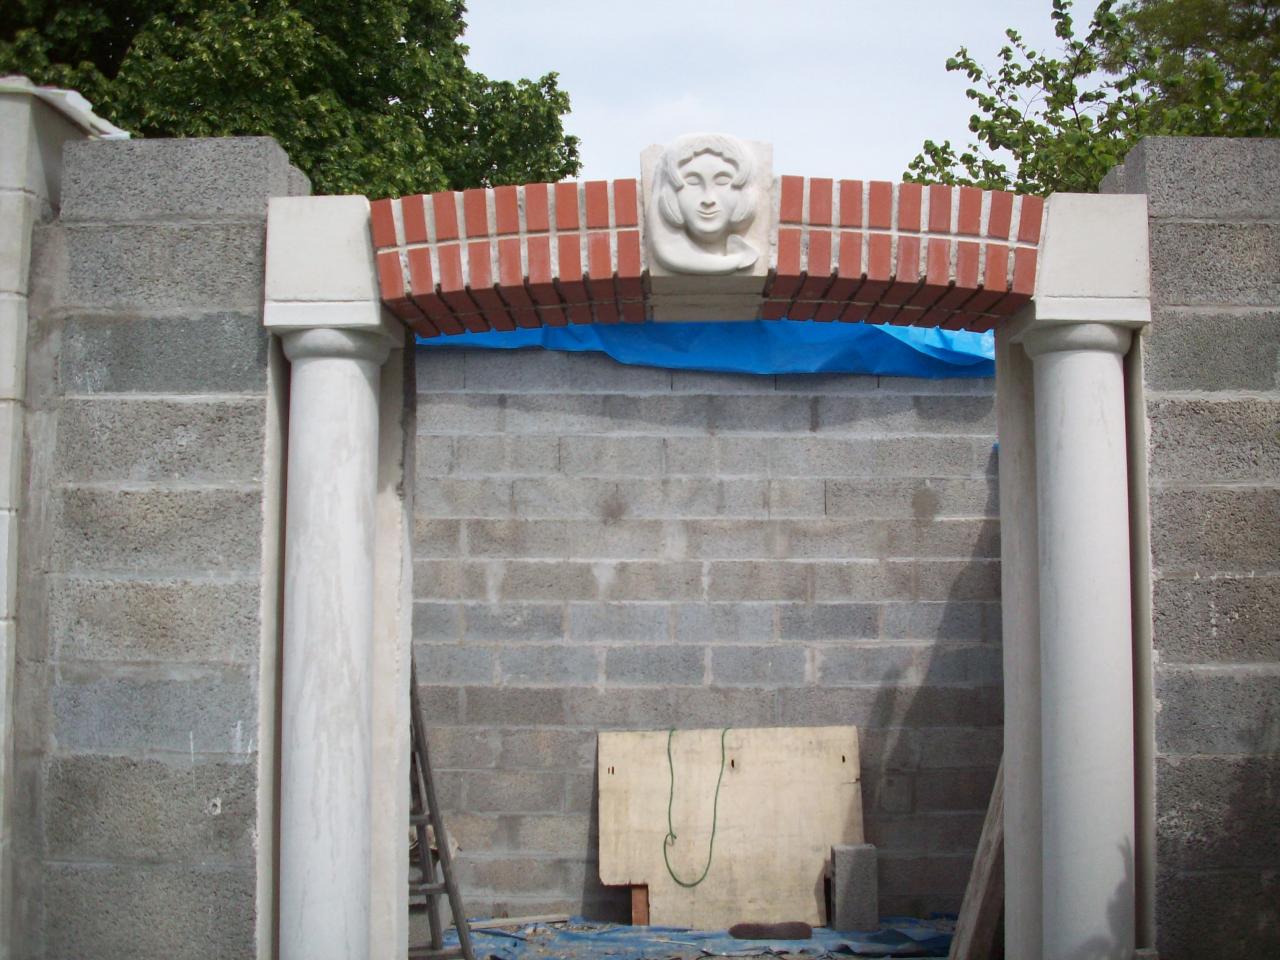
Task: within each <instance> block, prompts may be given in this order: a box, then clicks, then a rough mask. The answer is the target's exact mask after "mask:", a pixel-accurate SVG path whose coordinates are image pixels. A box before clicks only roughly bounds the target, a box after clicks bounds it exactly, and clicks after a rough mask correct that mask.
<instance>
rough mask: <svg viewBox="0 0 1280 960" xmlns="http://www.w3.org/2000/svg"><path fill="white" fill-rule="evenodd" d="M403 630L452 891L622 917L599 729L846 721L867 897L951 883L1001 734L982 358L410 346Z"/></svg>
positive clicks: (495, 905)
mask: <svg viewBox="0 0 1280 960" xmlns="http://www.w3.org/2000/svg"><path fill="white" fill-rule="evenodd" d="M417 384H418V390H419V395H418V411H417V421H418V438H417V461H416V480H415V511H416V535H415V545H414V550H415V569H414V591H415V597H416V603H415V624H414V636H415V649H416V652H417V655H418V657H419V678H420V681H422V682H423V683H424V687H423V695H424V697H425V698H426V703H427V705H428V710H429V713H430V716H431V722H432V724H433V726H432V730H431V736H432V748H433V750H434V759H435V761H436V765H437V766H438V768H439V771H440V772H439V777H438V780H439V783H440V786H441V789H442V791H443V793H444V796H445V798H446V803H447V808H448V809H449V811H450V812H451V814H452V815H451V818H450V820H449V825H450V828H451V830H452V831H453V832H454V833H455V835H456V837H457V840H458V841H459V843H460V844H461V846H462V854H461V863H462V871H463V879H464V883H465V895H466V897H467V907H468V912H469V913H471V914H473V915H483V914H497V915H513V916H514V915H529V914H537V913H543V912H559V911H569V912H579V911H583V910H585V911H586V912H587V913H588V914H589V915H596V916H620V915H621V916H625V915H627V913H628V911H629V897H628V896H627V895H626V894H625V893H623V894H622V895H619V893H618V891H612V890H605V889H603V888H601V887H600V885H599V883H598V879H597V877H598V873H597V870H596V863H595V859H594V858H595V850H596V836H595V822H594V813H593V810H594V793H593V786H594V780H595V766H594V750H595V734H596V731H597V730H601V729H665V728H668V727H673V726H674V727H719V726H726V725H728V726H773V725H820V724H832V723H849V724H856V725H858V726H859V727H860V728H861V731H862V751H863V756H862V764H863V785H864V786H863V794H864V802H865V809H866V818H865V819H866V831H867V837H868V839H869V841H870V842H872V843H875V844H877V845H878V846H879V848H880V853H881V860H880V873H881V877H880V889H881V893H882V906H883V908H884V910H885V911H886V912H890V913H917V914H919V913H921V912H924V911H929V910H937V909H953V910H954V909H956V908H957V907H958V906H959V902H960V898H961V896H962V892H963V888H964V885H965V883H966V881H967V878H968V872H969V867H970V861H971V857H972V853H973V849H974V847H975V845H976V842H977V837H978V833H979V831H980V829H981V823H982V818H983V814H984V812H985V809H986V805H987V801H988V797H989V794H990V789H991V785H992V781H993V777H994V772H995V768H996V764H997V763H998V761H999V756H1000V749H1001V728H1000V721H1001V685H1000V662H1001V654H1000V646H999V637H1000V617H999V597H998V591H999V583H1000V577H999V569H998V567H999V564H998V560H997V559H996V558H997V557H998V556H999V543H998V537H999V532H998V522H997V519H996V489H995V459H994V458H995V454H994V451H993V441H994V436H993V434H994V432H995V416H994V398H993V395H992V389H993V387H992V382H991V381H989V380H952V381H933V382H918V381H909V380H894V379H891V378H884V379H877V378H875V377H853V376H821V377H777V378H775V377H748V376H743V377H733V376H720V375H712V374H702V373H693V372H680V371H676V372H672V371H668V370H657V369H649V368H640V367H626V366H622V365H619V364H617V363H615V362H614V361H612V360H610V359H608V358H605V357H600V356H593V355H570V354H554V353H543V352H540V351H521V352H518V353H514V352H505V351H493V352H487V351H469V352H461V351H454V350H449V351H424V350H419V352H418V372H417Z"/></svg>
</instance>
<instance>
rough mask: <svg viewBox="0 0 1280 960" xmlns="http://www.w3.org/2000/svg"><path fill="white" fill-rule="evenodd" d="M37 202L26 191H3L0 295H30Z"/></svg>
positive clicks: (1, 201)
mask: <svg viewBox="0 0 1280 960" xmlns="http://www.w3.org/2000/svg"><path fill="white" fill-rule="evenodd" d="M37 202H38V201H37V200H36V198H35V197H34V196H32V195H31V194H29V193H26V192H19V191H17V190H3V191H0V294H4V293H9V294H17V295H19V296H26V294H27V290H28V286H29V281H28V276H27V272H28V268H29V267H30V264H31V228H32V227H33V226H35V221H36V204H37Z"/></svg>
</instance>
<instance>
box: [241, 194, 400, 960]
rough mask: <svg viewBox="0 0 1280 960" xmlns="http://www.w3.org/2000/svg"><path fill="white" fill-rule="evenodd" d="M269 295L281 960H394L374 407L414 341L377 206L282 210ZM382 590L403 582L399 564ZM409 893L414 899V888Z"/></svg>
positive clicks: (272, 242)
mask: <svg viewBox="0 0 1280 960" xmlns="http://www.w3.org/2000/svg"><path fill="white" fill-rule="evenodd" d="M266 293H267V296H266V301H267V302H266V308H265V322H266V326H267V328H268V329H269V330H271V331H272V332H273V333H275V334H277V335H278V336H279V337H280V338H281V340H282V342H283V345H284V353H285V356H286V357H287V358H288V359H289V361H290V364H291V366H290V394H289V431H288V435H289V439H288V464H287V470H288V476H287V481H286V490H285V531H284V536H285V543H284V574H283V581H284V610H283V614H284V628H283V632H284V650H283V656H282V660H281V702H280V724H281V730H280V873H279V894H280V903H279V906H280V911H279V921H278V923H279V932H280V956H281V958H282V960H371V958H372V960H384V958H389V957H392V956H395V955H396V954H395V947H394V944H395V942H396V941H397V939H398V933H397V927H396V924H395V923H394V922H388V917H389V916H391V914H392V913H393V911H394V909H395V907H394V906H391V907H388V908H386V909H380V910H379V911H378V912H377V913H376V914H375V913H374V911H373V910H372V903H373V899H374V895H375V894H374V891H375V890H377V891H379V892H381V893H384V894H385V892H386V890H387V889H388V887H387V884H386V882H385V881H386V878H385V877H384V878H382V880H380V882H379V883H378V884H377V885H375V884H374V882H373V869H374V865H375V863H377V864H379V865H384V864H385V861H386V859H387V858H386V857H385V853H386V851H387V850H389V849H392V848H393V847H395V846H396V845H403V843H404V842H405V837H406V836H407V834H406V831H407V828H408V823H407V820H405V821H403V822H397V821H396V816H395V814H394V811H396V810H397V809H399V808H397V807H396V806H395V805H394V803H388V802H386V801H387V798H386V797H385V796H383V794H385V793H386V791H387V780H388V775H389V772H390V771H395V770H399V769H401V768H402V766H403V764H402V761H401V758H400V757H399V756H387V755H386V754H387V752H388V745H387V743H386V739H387V738H386V737H382V738H380V739H379V738H375V737H374V731H373V724H374V716H375V711H376V710H378V709H379V708H378V700H379V698H380V697H382V698H385V696H386V688H387V685H388V683H389V684H394V679H392V680H388V682H387V683H382V682H381V681H380V682H379V683H375V682H374V671H375V669H376V668H377V667H378V666H379V664H380V663H383V664H385V661H386V659H387V658H386V657H385V656H384V657H382V658H381V659H380V658H378V657H377V656H375V650H374V643H375V629H376V627H377V621H376V619H375V615H374V603H375V598H376V597H377V596H378V594H377V592H376V581H375V578H376V576H377V574H378V563H377V559H376V550H375V546H376V544H375V541H376V540H377V536H378V526H379V525H378V507H377V504H378V500H377V498H378V469H379V466H378V456H379V441H380V436H379V425H380V422H381V421H380V399H379V398H380V386H381V383H380V381H381V370H382V365H383V363H384V362H385V361H386V359H387V356H388V354H389V352H390V350H391V348H393V347H395V346H401V345H403V343H404V340H405V330H404V327H403V326H402V325H400V324H399V323H398V322H396V321H394V320H393V319H391V318H389V317H387V316H386V315H384V313H383V311H382V309H381V306H380V304H379V299H378V288H377V280H376V274H375V270H374V260H373V248H372V242H371V240H370V236H369V203H368V201H367V200H366V199H365V198H364V197H286V198H278V199H273V200H272V201H271V202H270V205H269V206H268V210H267V280H266ZM392 419H394V422H395V424H397V425H398V424H399V423H400V420H401V418H400V417H399V416H396V417H394V418H392ZM388 439H390V438H388ZM396 441H397V443H399V442H402V441H401V439H400V438H396ZM384 526H385V525H384ZM382 565H383V567H386V566H387V564H386V563H385V562H384V563H383V564H382ZM384 575H386V576H394V577H395V580H396V582H397V583H401V582H402V580H403V578H402V576H401V575H400V566H399V564H396V565H395V570H394V571H389V572H388V571H384ZM383 593H384V595H385V594H386V593H387V591H386V590H384V591H383ZM401 600H402V602H403V598H401ZM384 632H385V631H384ZM382 679H386V678H382ZM380 691H381V693H380ZM404 699H407V690H406V697H405V698H404ZM395 702H396V703H398V702H399V698H397V699H396V701H395ZM384 706H385V704H384ZM382 713H383V714H384V716H383V717H382V720H381V721H380V722H383V723H385V722H391V723H392V724H393V725H395V726H397V727H399V728H400V729H401V730H406V731H407V730H408V716H407V712H406V714H405V715H404V716H400V717H399V718H398V720H397V718H396V715H393V716H392V717H391V719H390V721H387V718H386V716H385V714H386V713H387V711H386V710H385V709H384V710H383V711H382ZM391 713H392V714H396V711H395V710H392V711H391ZM401 742H402V741H401V740H400V739H399V738H393V742H392V743H391V744H390V747H389V749H390V750H391V751H394V752H396V753H397V754H398V753H399V744H400V743H401ZM391 775H392V776H394V774H391ZM400 785H401V787H402V789H407V787H404V782H403V780H401V781H400ZM391 799H392V800H394V797H393V798H391ZM387 810H391V811H393V813H392V815H388V814H387V812H386V811H387ZM375 850H377V851H379V852H380V855H379V856H378V857H376V858H375V856H374V851H375ZM401 888H402V889H401V890H400V891H397V895H398V896H400V897H401V898H403V897H405V896H407V887H405V886H404V885H403V883H402V884H401ZM379 906H380V908H381V907H382V906H383V905H382V904H380V905H379Z"/></svg>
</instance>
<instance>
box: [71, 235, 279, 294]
mask: <svg viewBox="0 0 1280 960" xmlns="http://www.w3.org/2000/svg"><path fill="white" fill-rule="evenodd" d="M62 229H63V230H64V231H65V233H66V244H67V274H66V286H65V287H64V288H63V291H62V296H61V297H60V298H59V299H60V302H61V303H62V305H63V306H67V307H85V308H89V309H95V310H103V309H118V310H138V311H163V312H175V313H176V312H180V311H184V310H190V309H192V308H197V309H205V310H215V309H232V310H234V309H241V310H260V309H261V307H262V296H263V278H264V276H265V273H264V263H265V259H264V258H265V250H266V223H265V221H255V222H253V223H201V224H188V223H184V224H173V223H158V224H157V223H148V224H118V223H113V224H110V225H98V224H88V223H81V224H68V225H66V226H64V227H63V228H62Z"/></svg>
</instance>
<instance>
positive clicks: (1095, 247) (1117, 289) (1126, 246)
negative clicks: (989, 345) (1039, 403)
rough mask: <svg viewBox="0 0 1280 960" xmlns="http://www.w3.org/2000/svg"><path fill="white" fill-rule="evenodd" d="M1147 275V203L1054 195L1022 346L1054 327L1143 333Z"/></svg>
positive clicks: (1133, 198) (1147, 316) (1137, 198)
mask: <svg viewBox="0 0 1280 960" xmlns="http://www.w3.org/2000/svg"><path fill="white" fill-rule="evenodd" d="M1150 275H1151V265H1150V256H1149V252H1148V240H1147V198H1146V197H1145V196H1143V195H1141V194H1131V195H1104V194H1083V193H1055V194H1053V195H1052V196H1051V197H1049V198H1048V200H1047V201H1046V204H1045V226H1044V235H1043V239H1042V240H1041V241H1040V259H1039V269H1038V272H1037V275H1036V283H1035V294H1034V297H1033V299H1032V302H1031V306H1030V308H1029V310H1028V311H1027V312H1026V315H1025V318H1024V319H1023V321H1022V323H1023V329H1022V330H1021V331H1019V336H1018V337H1017V339H1020V340H1024V339H1025V338H1026V337H1027V336H1028V334H1030V332H1031V331H1033V330H1036V329H1038V328H1041V327H1047V326H1054V325H1057V324H1069V325H1081V324H1083V325H1088V326H1093V325H1100V324H1109V325H1115V326H1120V327H1125V328H1129V329H1138V328H1141V327H1145V326H1146V325H1147V324H1148V323H1150V322H1151V276H1150ZM1077 336H1078V334H1077Z"/></svg>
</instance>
